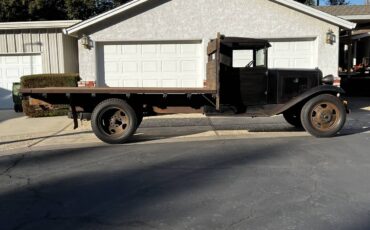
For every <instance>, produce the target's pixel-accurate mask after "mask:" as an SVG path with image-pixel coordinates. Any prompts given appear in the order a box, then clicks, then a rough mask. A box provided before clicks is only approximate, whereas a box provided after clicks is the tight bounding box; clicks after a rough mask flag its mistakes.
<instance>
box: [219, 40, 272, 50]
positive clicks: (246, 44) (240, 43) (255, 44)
mask: <svg viewBox="0 0 370 230" xmlns="http://www.w3.org/2000/svg"><path fill="white" fill-rule="evenodd" d="M221 43H222V44H224V45H227V46H229V47H232V48H233V49H243V48H244V49H246V48H268V47H271V44H270V43H269V42H268V41H267V40H264V39H256V38H242V37H221Z"/></svg>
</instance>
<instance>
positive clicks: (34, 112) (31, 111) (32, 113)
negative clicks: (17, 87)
mask: <svg viewBox="0 0 370 230" xmlns="http://www.w3.org/2000/svg"><path fill="white" fill-rule="evenodd" d="M79 80H80V76H79V74H75V73H72V74H36V75H28V76H23V77H21V88H45V87H77V83H78V81H79ZM22 107H23V112H24V113H25V114H26V115H27V116H29V117H51V116H63V115H67V114H68V111H69V105H50V106H36V105H30V104H29V101H28V99H24V100H23V101H22Z"/></svg>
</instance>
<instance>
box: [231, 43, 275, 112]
mask: <svg viewBox="0 0 370 230" xmlns="http://www.w3.org/2000/svg"><path fill="white" fill-rule="evenodd" d="M266 54H267V52H266V49H264V48H261V49H248V50H234V51H233V68H234V69H237V72H238V75H239V82H240V95H241V100H242V102H243V104H244V105H245V106H250V105H265V104H267V88H268V74H267V73H268V72H267V64H266V62H267V57H266V56H267V55H266Z"/></svg>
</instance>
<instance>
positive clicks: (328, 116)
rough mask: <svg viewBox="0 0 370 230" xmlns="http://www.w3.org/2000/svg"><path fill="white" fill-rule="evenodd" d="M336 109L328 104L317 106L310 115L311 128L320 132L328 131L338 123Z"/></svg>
mask: <svg viewBox="0 0 370 230" xmlns="http://www.w3.org/2000/svg"><path fill="white" fill-rule="evenodd" d="M338 114H339V110H338V108H337V107H336V106H335V105H334V104H332V103H329V102H325V103H320V104H317V105H316V106H315V107H314V109H313V110H312V113H311V122H312V124H313V126H314V127H315V128H316V129H318V130H321V131H327V130H330V129H331V128H332V127H333V126H334V125H335V124H336V123H337V122H338V121H339V116H338Z"/></svg>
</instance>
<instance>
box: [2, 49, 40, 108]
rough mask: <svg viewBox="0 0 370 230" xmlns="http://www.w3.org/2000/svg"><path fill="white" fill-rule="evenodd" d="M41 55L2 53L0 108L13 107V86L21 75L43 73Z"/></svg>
mask: <svg viewBox="0 0 370 230" xmlns="http://www.w3.org/2000/svg"><path fill="white" fill-rule="evenodd" d="M41 71H42V64H41V55H39V54H35V55H0V109H10V108H13V99H12V86H13V82H19V81H20V77H21V76H23V75H28V74H37V73H41Z"/></svg>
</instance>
